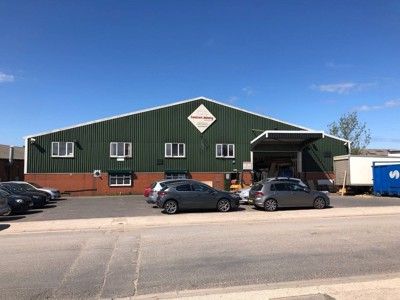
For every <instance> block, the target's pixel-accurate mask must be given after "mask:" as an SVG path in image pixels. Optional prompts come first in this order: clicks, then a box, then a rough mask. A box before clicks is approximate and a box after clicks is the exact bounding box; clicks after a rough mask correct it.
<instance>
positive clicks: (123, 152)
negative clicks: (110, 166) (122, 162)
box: [110, 142, 132, 157]
mask: <svg viewBox="0 0 400 300" xmlns="http://www.w3.org/2000/svg"><path fill="white" fill-rule="evenodd" d="M110 157H132V143H126V142H111V143H110Z"/></svg>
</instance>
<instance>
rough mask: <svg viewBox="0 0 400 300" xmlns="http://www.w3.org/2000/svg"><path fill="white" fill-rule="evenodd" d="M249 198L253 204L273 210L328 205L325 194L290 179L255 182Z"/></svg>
mask: <svg viewBox="0 0 400 300" xmlns="http://www.w3.org/2000/svg"><path fill="white" fill-rule="evenodd" d="M249 200H251V201H252V203H253V204H254V206H256V207H259V208H264V209H265V210H266V211H274V210H277V209H278V208H280V207H314V208H318V209H322V208H325V207H327V206H329V205H330V200H329V197H328V195H327V194H325V193H323V192H319V191H312V190H310V189H309V188H308V187H304V186H303V185H300V184H298V183H296V182H293V181H290V180H287V181H285V180H274V179H271V180H267V181H262V182H259V183H257V184H255V185H254V186H253V187H252V188H251V189H250V192H249Z"/></svg>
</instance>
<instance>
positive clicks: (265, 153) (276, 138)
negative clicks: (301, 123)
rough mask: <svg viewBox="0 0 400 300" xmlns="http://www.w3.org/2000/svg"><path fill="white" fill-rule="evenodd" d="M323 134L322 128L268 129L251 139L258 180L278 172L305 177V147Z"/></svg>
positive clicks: (256, 179)
mask: <svg viewBox="0 0 400 300" xmlns="http://www.w3.org/2000/svg"><path fill="white" fill-rule="evenodd" d="M322 138H324V133H323V132H319V131H305V130H303V131H287V130H267V131H264V132H263V133H262V134H260V135H259V136H257V137H256V138H255V139H253V140H252V141H251V151H252V153H253V154H252V157H253V171H254V180H255V181H258V180H261V179H263V178H268V177H277V176H284V177H299V178H301V175H302V172H303V166H302V151H303V149H304V148H305V147H307V146H308V145H309V144H311V143H313V142H315V141H317V140H319V139H322Z"/></svg>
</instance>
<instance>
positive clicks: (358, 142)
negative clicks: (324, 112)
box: [328, 112, 371, 154]
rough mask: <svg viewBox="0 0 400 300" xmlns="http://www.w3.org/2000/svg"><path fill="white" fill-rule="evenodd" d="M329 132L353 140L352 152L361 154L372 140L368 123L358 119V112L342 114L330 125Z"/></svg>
mask: <svg viewBox="0 0 400 300" xmlns="http://www.w3.org/2000/svg"><path fill="white" fill-rule="evenodd" d="M328 132H329V133H330V134H332V135H334V136H337V137H340V138H343V139H346V140H349V141H351V154H360V152H361V150H362V149H365V148H366V147H367V146H368V145H369V143H370V141H371V132H370V130H369V129H368V128H367V125H366V123H361V122H360V121H359V120H358V114H357V112H350V113H347V114H344V115H342V116H341V117H340V119H339V120H338V121H337V122H333V123H331V124H329V125H328Z"/></svg>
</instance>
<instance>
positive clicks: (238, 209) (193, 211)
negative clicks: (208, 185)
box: [161, 207, 246, 215]
mask: <svg viewBox="0 0 400 300" xmlns="http://www.w3.org/2000/svg"><path fill="white" fill-rule="evenodd" d="M244 210H246V208H244V207H238V208H235V209H233V210H231V211H229V212H226V213H222V214H229V213H235V212H239V211H244ZM161 213H163V214H165V215H168V214H167V213H166V212H164V211H163V210H162V211H161ZM187 213H219V214H221V212H219V211H217V210H215V209H188V210H180V211H178V214H187Z"/></svg>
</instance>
